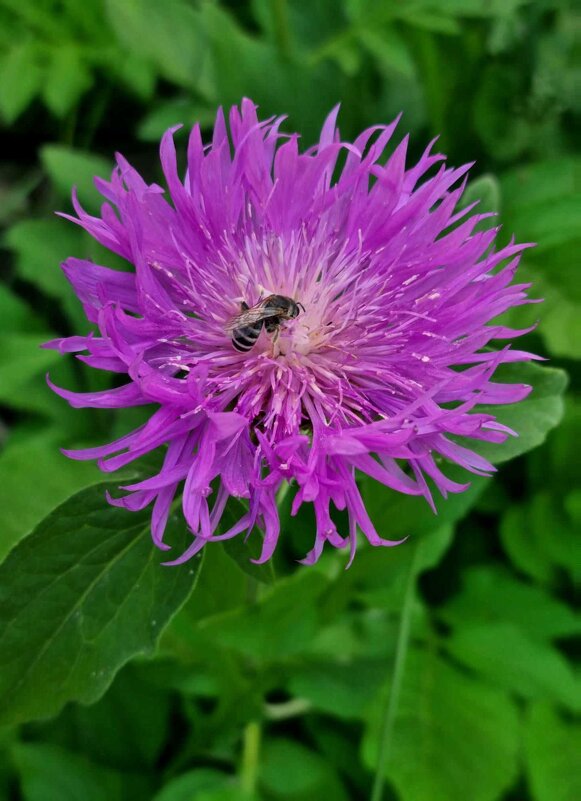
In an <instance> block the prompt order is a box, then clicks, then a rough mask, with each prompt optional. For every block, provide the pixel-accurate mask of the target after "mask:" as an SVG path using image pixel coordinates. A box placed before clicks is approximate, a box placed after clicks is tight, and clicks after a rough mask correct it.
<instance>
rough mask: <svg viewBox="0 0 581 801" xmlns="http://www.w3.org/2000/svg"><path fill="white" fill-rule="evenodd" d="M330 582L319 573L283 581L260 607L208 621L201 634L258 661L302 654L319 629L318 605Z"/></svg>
mask: <svg viewBox="0 0 581 801" xmlns="http://www.w3.org/2000/svg"><path fill="white" fill-rule="evenodd" d="M327 584H328V580H327V579H326V578H325V577H324V576H323V575H322V574H321V573H320V572H319V571H317V570H316V569H314V568H313V569H311V570H309V571H301V572H298V573H295V574H294V575H293V576H292V577H290V578H284V579H279V580H278V581H277V583H276V584H275V585H274V586H273V587H272V588H269V589H267V590H265V591H264V594H263V595H262V597H261V598H260V599H259V601H258V602H257V603H254V604H252V605H251V606H246V607H245V608H243V609H239V610H236V611H233V612H226V613H224V614H222V615H216V616H215V617H211V618H207V619H205V620H203V621H201V623H200V624H199V627H198V631H199V633H200V634H203V635H204V637H205V638H206V639H210V640H211V642H212V643H213V644H214V645H216V644H219V645H222V646H226V647H228V648H231V649H233V650H235V651H237V652H238V653H242V654H247V655H249V656H251V657H253V658H254V659H264V660H274V659H280V658H283V657H288V656H290V655H291V654H296V653H299V652H300V651H301V650H303V649H304V648H305V647H306V645H307V644H308V643H309V642H310V641H311V640H312V638H313V636H314V634H315V631H316V628H317V614H318V612H317V609H316V606H315V601H316V600H317V598H318V597H319V596H320V595H321V593H322V592H323V591H324V590H325V588H326V586H327Z"/></svg>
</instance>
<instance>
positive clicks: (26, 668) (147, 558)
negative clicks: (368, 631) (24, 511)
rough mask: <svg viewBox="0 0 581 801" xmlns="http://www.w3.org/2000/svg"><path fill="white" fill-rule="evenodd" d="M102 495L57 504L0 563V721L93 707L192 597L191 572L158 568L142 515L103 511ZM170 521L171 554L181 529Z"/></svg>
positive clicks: (98, 491)
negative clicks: (76, 705) (0, 660)
mask: <svg viewBox="0 0 581 801" xmlns="http://www.w3.org/2000/svg"><path fill="white" fill-rule="evenodd" d="M109 486H110V485H109ZM107 488H108V485H106V484H105V485H104V484H99V485H97V486H95V487H93V488H90V489H87V490H83V491H82V492H80V493H79V494H77V495H75V496H73V497H72V498H71V499H70V500H68V501H66V502H65V503H64V504H63V505H62V506H60V507H58V508H57V509H56V510H55V511H54V512H53V513H52V514H50V515H49V516H48V517H47V518H45V520H44V521H43V522H42V523H40V524H39V525H38V526H37V527H36V529H35V530H34V531H33V533H32V534H31V535H30V536H29V537H27V538H26V539H24V540H23V541H22V542H21V543H20V544H19V545H17V546H16V548H15V549H14V550H13V551H12V552H11V553H10V554H9V556H8V557H7V558H6V560H5V561H4V563H3V564H2V565H1V566H0V587H1V592H2V601H1V604H0V606H1V610H2V611H1V621H2V625H1V627H0V630H1V631H2V641H1V642H2V653H3V654H4V655H5V660H4V664H3V672H2V683H1V684H0V720H1V721H2V722H4V723H13V722H15V721H19V720H23V719H24V720H28V719H31V718H32V719H35V718H39V717H46V716H47V715H51V714H55V712H57V711H58V710H59V709H60V708H61V707H62V705H63V704H64V703H66V702H67V701H69V700H71V699H74V700H77V701H83V702H84V703H90V702H92V701H95V700H96V699H97V698H99V697H100V696H101V695H102V694H103V692H104V691H105V690H106V688H107V687H108V686H109V684H110V683H111V678H112V676H113V675H114V673H115V671H116V670H117V669H118V668H119V667H120V666H121V665H123V664H124V663H125V662H126V661H127V660H128V659H130V658H131V657H132V656H134V655H135V654H139V653H151V652H152V651H153V649H154V646H155V643H156V641H157V638H158V637H159V634H160V633H161V632H162V631H163V629H164V627H165V626H166V624H167V622H168V621H169V619H170V618H171V616H172V615H173V614H174V613H175V611H176V610H177V609H178V608H179V607H180V605H181V604H182V603H183V602H184V601H185V599H186V598H187V597H188V595H189V593H190V592H191V590H192V587H193V585H194V578H195V573H196V569H195V567H194V566H193V565H192V566H190V567H187V568H182V569H180V570H176V571H170V570H161V569H160V566H159V558H158V555H157V554H156V553H155V552H154V551H153V550H152V549H151V547H150V544H149V542H148V537H147V531H148V528H149V518H148V515H147V514H143V513H142V514H141V515H137V516H133V515H129V514H128V513H127V512H126V511H125V510H123V509H104V508H103V493H104V492H105V490H106V489H107ZM170 524H171V528H170V538H171V536H172V534H173V537H174V539H177V542H175V543H174V544H176V545H177V546H178V547H179V545H180V544H181V539H182V538H181V537H179V536H177V535H179V529H180V528H183V526H180V524H179V523H178V521H177V519H176V518H174V519H173V520H171V521H170ZM198 563H199V560H198ZM7 657H8V658H7Z"/></svg>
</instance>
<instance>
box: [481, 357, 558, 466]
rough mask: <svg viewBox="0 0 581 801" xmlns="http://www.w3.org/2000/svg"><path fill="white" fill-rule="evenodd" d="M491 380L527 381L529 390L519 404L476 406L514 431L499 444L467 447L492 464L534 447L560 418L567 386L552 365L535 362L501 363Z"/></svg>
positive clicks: (487, 443) (511, 382)
mask: <svg viewBox="0 0 581 801" xmlns="http://www.w3.org/2000/svg"><path fill="white" fill-rule="evenodd" d="M494 380H495V381H499V382H500V383H505V384H529V385H530V386H532V388H533V390H532V392H531V393H530V395H529V396H528V397H527V398H526V399H525V400H523V401H520V402H519V403H510V404H507V405H506V406H496V405H495V406H487V405H486V404H483V405H482V406H478V407H477V411H478V412H479V413H484V414H487V413H488V414H493V415H495V416H496V418H497V420H498V421H499V422H500V423H503V424H504V425H507V426H508V427H509V428H512V429H513V430H514V431H516V433H517V434H518V437H509V438H508V439H507V440H506V441H505V442H503V443H501V444H493V443H489V442H471V443H468V445H469V447H472V448H473V450H475V451H477V452H478V453H480V454H481V455H482V456H484V457H485V458H486V459H489V460H490V461H491V462H492V463H493V464H501V463H502V462H506V461H508V460H509V459H514V457H515V456H520V455H521V454H523V453H526V452H527V451H530V450H532V449H533V448H536V447H537V445H540V444H541V443H542V442H544V441H545V439H546V437H547V434H548V433H549V431H550V430H551V429H553V428H555V426H556V425H558V423H559V422H560V421H561V418H562V417H563V411H564V406H563V393H564V392H565V388H566V387H567V374H566V373H565V372H564V371H563V370H559V369H557V368H555V367H546V366H545V367H539V366H538V365H536V364H507V365H501V366H500V367H499V369H498V370H497V371H496V372H495V374H494Z"/></svg>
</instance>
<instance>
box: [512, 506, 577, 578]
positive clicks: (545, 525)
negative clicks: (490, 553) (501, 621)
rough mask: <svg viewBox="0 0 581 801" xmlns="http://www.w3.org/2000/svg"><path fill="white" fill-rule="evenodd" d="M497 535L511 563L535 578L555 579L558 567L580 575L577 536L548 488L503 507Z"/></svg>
mask: <svg viewBox="0 0 581 801" xmlns="http://www.w3.org/2000/svg"><path fill="white" fill-rule="evenodd" d="M500 536H501V540H502V544H503V546H504V548H505V549H506V551H507V553H508V555H509V556H510V558H511V560H512V561H513V562H514V564H515V566H516V567H517V568H518V569H519V570H522V571H523V572H524V573H527V574H528V575H530V576H532V577H533V578H536V579H537V580H538V581H540V582H547V583H548V582H553V581H556V579H557V574H558V571H557V568H558V567H559V568H563V569H564V570H567V571H569V572H571V575H572V576H573V577H574V578H578V577H579V576H580V569H579V565H580V564H581V539H580V538H579V536H578V532H577V530H576V528H575V526H574V525H571V521H569V520H568V519H567V518H566V517H565V515H564V510H563V509H562V508H561V506H560V505H559V503H558V502H557V500H556V499H555V498H554V497H553V496H552V495H550V494H549V493H548V492H537V493H535V495H534V496H533V498H532V500H531V501H530V502H529V503H528V504H523V505H520V506H519V505H514V506H511V507H510V508H509V509H507V511H506V512H505V514H504V515H503V516H502V518H501V523H500Z"/></svg>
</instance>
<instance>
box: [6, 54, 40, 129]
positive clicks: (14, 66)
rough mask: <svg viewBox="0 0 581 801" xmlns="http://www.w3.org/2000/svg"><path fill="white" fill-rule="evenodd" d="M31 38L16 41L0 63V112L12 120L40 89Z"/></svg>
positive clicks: (38, 59)
mask: <svg viewBox="0 0 581 801" xmlns="http://www.w3.org/2000/svg"><path fill="white" fill-rule="evenodd" d="M40 55H41V54H40V53H39V51H38V48H37V45H36V43H35V42H34V41H32V40H30V41H27V42H22V43H21V42H17V43H15V44H14V46H13V47H11V48H10V50H9V51H8V52H7V53H6V55H5V56H4V60H3V61H2V63H1V64H0V87H2V90H1V91H0V113H1V114H2V116H3V117H4V119H5V120H6V122H7V123H12V122H14V120H16V118H17V117H18V116H20V114H21V113H22V112H23V111H24V110H25V108H26V107H27V106H28V105H29V104H30V102H31V101H32V100H33V99H34V98H35V97H36V95H37V94H38V92H39V91H40V87H41V85H42V80H43V70H42V68H41V66H40Z"/></svg>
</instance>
